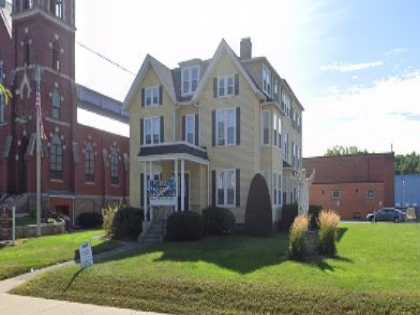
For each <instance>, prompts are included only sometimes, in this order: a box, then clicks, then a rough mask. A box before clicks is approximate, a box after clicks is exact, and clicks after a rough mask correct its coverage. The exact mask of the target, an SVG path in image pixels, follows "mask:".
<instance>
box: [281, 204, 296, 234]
mask: <svg viewBox="0 0 420 315" xmlns="http://www.w3.org/2000/svg"><path fill="white" fill-rule="evenodd" d="M298 215H299V206H298V204H297V203H291V204H288V205H283V207H282V209H281V220H280V222H279V229H280V231H289V230H290V227H291V226H292V224H293V221H294V220H295V218H296V217H297V216H298Z"/></svg>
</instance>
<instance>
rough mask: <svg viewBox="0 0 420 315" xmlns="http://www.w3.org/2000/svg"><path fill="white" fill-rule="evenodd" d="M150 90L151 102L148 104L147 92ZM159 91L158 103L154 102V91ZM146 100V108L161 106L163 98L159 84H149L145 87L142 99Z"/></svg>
mask: <svg viewBox="0 0 420 315" xmlns="http://www.w3.org/2000/svg"><path fill="white" fill-rule="evenodd" d="M148 91H150V93H151V94H150V104H147V96H146V94H147V92H148ZM155 91H157V103H154V102H153V93H154V92H155ZM142 101H143V102H144V107H145V108H153V107H159V106H160V103H161V99H160V86H159V85H154V86H148V87H145V88H144V100H142Z"/></svg>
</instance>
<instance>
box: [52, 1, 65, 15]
mask: <svg viewBox="0 0 420 315" xmlns="http://www.w3.org/2000/svg"><path fill="white" fill-rule="evenodd" d="M50 1H51V2H50V11H51V13H52V14H54V16H56V17H58V18H59V19H61V20H62V19H63V18H64V5H63V0H50Z"/></svg>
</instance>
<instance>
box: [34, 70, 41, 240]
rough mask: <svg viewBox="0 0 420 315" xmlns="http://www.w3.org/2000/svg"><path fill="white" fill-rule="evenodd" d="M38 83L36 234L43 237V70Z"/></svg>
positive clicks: (36, 72)
mask: <svg viewBox="0 0 420 315" xmlns="http://www.w3.org/2000/svg"><path fill="white" fill-rule="evenodd" d="M35 82H36V101H35V102H36V225H37V229H36V234H37V236H41V212H42V209H41V207H42V205H41V68H40V66H39V65H37V66H36V68H35Z"/></svg>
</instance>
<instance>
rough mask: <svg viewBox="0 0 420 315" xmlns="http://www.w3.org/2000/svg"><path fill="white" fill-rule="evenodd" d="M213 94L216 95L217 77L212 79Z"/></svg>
mask: <svg viewBox="0 0 420 315" xmlns="http://www.w3.org/2000/svg"><path fill="white" fill-rule="evenodd" d="M213 96H214V97H217V78H214V79H213Z"/></svg>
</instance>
